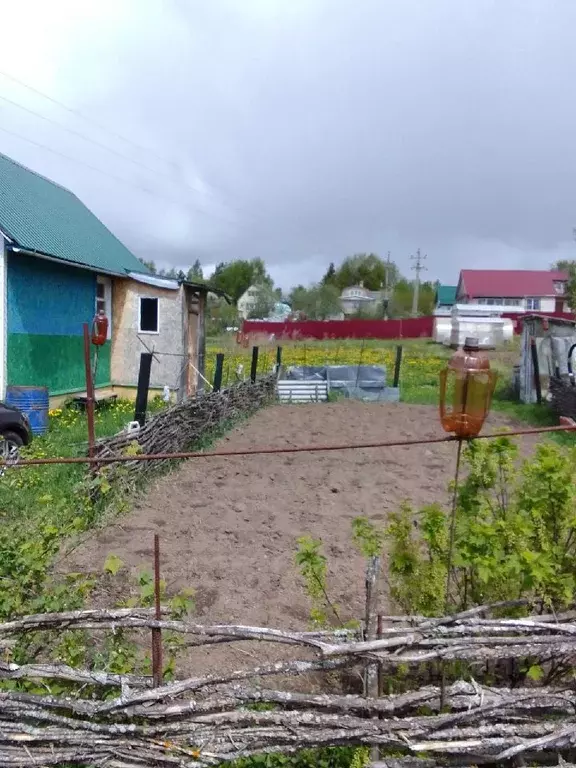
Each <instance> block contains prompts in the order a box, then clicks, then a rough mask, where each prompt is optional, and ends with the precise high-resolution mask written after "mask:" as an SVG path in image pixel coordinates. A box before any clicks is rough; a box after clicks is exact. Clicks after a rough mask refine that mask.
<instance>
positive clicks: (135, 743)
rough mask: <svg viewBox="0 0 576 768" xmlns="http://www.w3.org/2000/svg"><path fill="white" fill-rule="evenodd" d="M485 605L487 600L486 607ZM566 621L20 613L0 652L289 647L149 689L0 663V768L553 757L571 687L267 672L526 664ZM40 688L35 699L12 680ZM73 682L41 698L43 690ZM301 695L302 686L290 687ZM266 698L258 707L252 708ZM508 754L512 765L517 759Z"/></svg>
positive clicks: (574, 644)
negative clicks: (109, 635) (144, 638)
mask: <svg viewBox="0 0 576 768" xmlns="http://www.w3.org/2000/svg"><path fill="white" fill-rule="evenodd" d="M492 608H493V607H492ZM575 615H576V614H574V612H572V613H567V614H565V615H548V616H546V615H540V616H532V617H530V618H522V619H495V618H491V607H483V608H475V609H472V610H469V611H467V612H465V613H461V614H459V615H453V616H447V617H445V618H434V619H429V618H422V617H385V618H384V621H383V626H382V627H381V631H380V633H379V637H377V638H375V639H369V640H363V639H362V636H363V635H362V633H361V632H356V631H354V630H337V631H330V632H290V631H285V630H279V629H270V628H264V627H246V626H236V625H214V626H204V625H199V624H196V623H193V622H190V621H172V620H169V619H163V620H159V621H155V620H154V619H153V618H152V614H151V613H150V612H149V611H148V610H145V609H122V610H84V611H76V612H71V613H63V614H43V615H36V616H27V617H24V618H19V619H16V620H14V621H10V622H6V623H4V624H1V625H0V647H3V648H4V649H9V648H10V647H12V645H13V643H14V640H15V638H16V637H17V636H18V635H21V634H22V633H29V632H34V633H37V632H43V631H50V632H54V631H66V632H69V631H76V630H84V631H87V630H89V631H90V632H91V633H93V634H95V635H97V634H98V633H99V632H101V631H102V630H109V631H110V630H112V631H115V632H118V631H119V630H122V631H126V630H138V631H139V632H142V631H143V630H148V629H152V628H154V629H156V630H158V629H161V630H170V631H172V632H176V633H180V634H181V635H185V636H186V637H187V645H189V646H190V645H192V646H209V645H211V644H215V643H218V644H221V643H235V642H238V641H240V640H243V641H245V640H249V641H254V642H257V643H262V642H266V643H272V644H278V645H281V646H283V647H286V646H291V647H292V648H293V651H294V657H293V658H289V659H286V653H285V652H284V654H283V657H284V660H282V661H278V662H275V663H269V664H262V665H260V666H255V667H246V668H243V669H238V670H235V671H233V672H225V671H223V672H221V673H215V674H210V675H205V676H202V675H193V676H190V677H188V678H186V679H181V680H177V681H176V682H170V683H167V684H164V685H162V686H161V687H157V688H154V687H153V683H152V679H151V678H149V677H147V676H141V675H134V674H126V675H118V674H111V673H108V672H106V671H94V670H90V669H74V668H71V667H69V666H65V665H62V664H59V663H51V662H37V663H32V664H27V665H24V666H18V665H17V664H14V663H9V662H0V678H1V679H2V680H3V681H11V686H10V687H3V689H0V768H9V767H10V768H13V766H53V765H86V766H96V765H98V766H100V765H106V766H113V767H114V768H143V767H145V766H150V768H151V767H152V766H155V767H156V768H158V766H160V767H165V768H174V766H179V767H180V768H182V767H183V766H204V765H206V766H208V765H215V764H218V763H220V762H222V761H224V760H231V759H235V758H240V757H247V756H250V755H255V754H262V753H275V752H281V753H287V752H294V751H297V750H300V749H303V748H309V747H325V746H331V745H371V746H372V747H378V748H379V749H381V750H385V751H387V752H388V754H390V753H393V754H394V758H386V757H385V756H383V757H382V760H383V762H384V763H385V764H388V765H389V766H390V768H391V766H394V768H400V766H418V765H420V766H422V768H428V767H429V766H433V765H435V764H448V765H462V766H463V765H466V766H472V765H478V764H481V763H501V762H502V761H505V760H508V759H510V758H515V759H516V760H517V761H519V762H518V763H517V764H520V765H521V764H524V762H525V763H526V764H535V763H540V762H543V763H546V762H548V763H549V762H557V760H558V758H557V757H556V753H559V754H563V755H564V756H566V757H567V758H568V759H570V755H571V750H572V749H573V748H574V746H576V715H575V713H576V692H575V691H574V686H573V685H558V686H556V687H554V686H552V685H546V686H541V685H539V684H537V683H534V684H531V685H530V686H529V687H526V686H525V687H521V688H510V687H503V688H502V687H501V688H498V687H489V686H486V685H481V684H479V683H477V682H476V681H475V679H474V675H469V676H468V679H467V680H459V681H456V682H454V683H453V684H450V685H446V686H445V688H444V689H442V686H440V685H424V686H422V687H419V688H416V689H415V690H410V691H408V692H404V693H397V694H392V695H381V696H379V697H378V696H376V697H374V698H372V697H370V696H359V695H331V694H324V693H322V694H318V693H305V692H304V693H303V692H295V691H293V690H286V689H283V688H281V687H275V686H274V682H273V681H274V679H275V678H278V677H280V678H281V679H282V680H284V681H285V680H286V676H299V677H303V678H304V680H305V679H306V678H305V676H306V674H307V673H310V672H322V671H325V672H329V671H333V670H337V669H345V668H351V667H356V668H358V667H364V668H366V667H374V666H377V667H379V668H380V671H381V674H382V675H383V676H384V679H386V676H387V675H388V674H392V673H393V672H394V670H397V669H398V666H399V665H404V666H405V667H407V668H410V669H413V670H415V671H417V670H418V669H421V668H422V665H425V664H427V663H430V662H438V663H440V664H442V663H446V662H453V661H458V662H462V663H463V664H465V665H466V668H467V669H468V670H470V669H472V670H473V669H475V668H477V669H478V670H479V671H480V670H482V669H484V668H485V666H486V664H487V663H494V662H500V661H503V660H511V659H517V660H522V663H524V662H525V661H526V659H530V663H531V664H536V663H538V664H541V665H544V666H545V665H546V664H548V663H552V662H553V663H554V664H556V665H557V664H559V663H561V662H565V664H566V665H567V666H568V667H570V666H571V665H573V662H574V658H575V657H576V621H575ZM30 681H34V682H36V683H37V684H38V681H42V686H43V691H44V692H42V693H30V692H27V690H26V687H25V686H24V685H23V683H24V682H30ZM62 683H65V684H67V685H70V684H71V683H72V684H76V687H75V688H74V693H71V692H70V691H68V693H66V694H60V695H56V694H55V693H53V692H52V689H53V688H54V687H55V686H56V685H57V684H62ZM300 683H301V685H300V686H299V687H300V688H301V687H302V683H303V681H302V680H301V681H300ZM256 704H259V705H262V704H266V705H268V706H267V707H263V706H259V707H255V706H254V705H256ZM523 761H524V762H523Z"/></svg>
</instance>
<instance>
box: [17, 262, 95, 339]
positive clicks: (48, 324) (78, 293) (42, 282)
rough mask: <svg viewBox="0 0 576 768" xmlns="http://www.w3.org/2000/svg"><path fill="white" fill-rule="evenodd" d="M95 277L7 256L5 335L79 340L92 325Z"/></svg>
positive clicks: (84, 272)
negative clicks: (86, 328)
mask: <svg viewBox="0 0 576 768" xmlns="http://www.w3.org/2000/svg"><path fill="white" fill-rule="evenodd" d="M95 302H96V275H95V274H94V273H93V272H89V271H88V270H85V269H75V268H74V267H67V266H64V265H60V264H57V263H56V262H53V261H47V260H46V259H37V258H34V257H33V256H24V255H22V254H18V253H11V254H9V256H8V333H9V334H11V333H26V334H42V335H48V336H81V335H82V323H91V322H92V318H93V317H94V307H95Z"/></svg>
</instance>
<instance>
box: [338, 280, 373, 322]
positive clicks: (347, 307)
mask: <svg viewBox="0 0 576 768" xmlns="http://www.w3.org/2000/svg"><path fill="white" fill-rule="evenodd" d="M383 298H384V293H383V291H369V290H368V289H367V288H364V285H363V284H362V283H360V284H359V285H352V286H350V287H349V288H344V290H343V291H342V293H341V294H340V304H341V306H342V312H344V315H345V316H346V315H355V314H356V313H358V312H363V313H366V314H367V315H375V314H376V312H377V311H378V309H379V307H381V302H382V299H383Z"/></svg>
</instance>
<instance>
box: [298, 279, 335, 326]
mask: <svg viewBox="0 0 576 768" xmlns="http://www.w3.org/2000/svg"><path fill="white" fill-rule="evenodd" d="M290 305H291V307H292V310H293V311H294V312H303V313H304V314H305V315H306V317H308V318H309V319H310V320H327V319H328V318H330V317H333V316H334V315H338V314H339V313H340V312H341V311H342V309H341V305H340V291H339V290H338V288H337V287H336V286H335V285H330V284H329V283H328V284H327V283H324V284H322V283H320V284H319V285H311V286H310V287H309V288H305V287H304V286H303V285H298V286H296V287H295V288H293V289H292V292H291V294H290Z"/></svg>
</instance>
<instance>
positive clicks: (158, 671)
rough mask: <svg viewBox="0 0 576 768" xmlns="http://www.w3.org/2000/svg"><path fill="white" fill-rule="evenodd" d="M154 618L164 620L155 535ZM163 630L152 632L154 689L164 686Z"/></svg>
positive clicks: (158, 543) (158, 557)
mask: <svg viewBox="0 0 576 768" xmlns="http://www.w3.org/2000/svg"><path fill="white" fill-rule="evenodd" d="M154 616H155V618H156V621H160V619H161V618H162V612H161V610H160V538H159V536H158V534H157V533H155V534H154ZM162 677H163V675H162V630H161V629H158V628H154V629H153V630H152V678H153V681H154V687H155V688H160V686H161V685H162Z"/></svg>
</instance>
